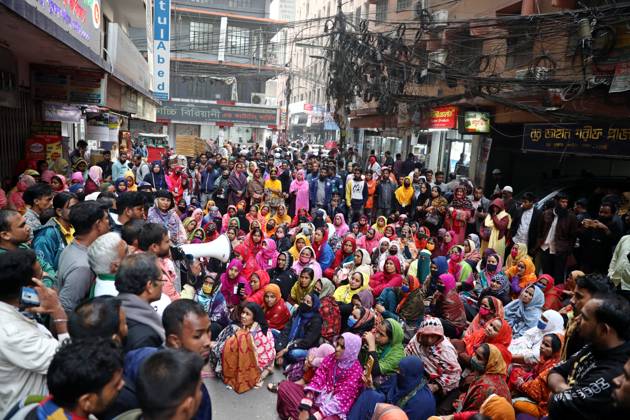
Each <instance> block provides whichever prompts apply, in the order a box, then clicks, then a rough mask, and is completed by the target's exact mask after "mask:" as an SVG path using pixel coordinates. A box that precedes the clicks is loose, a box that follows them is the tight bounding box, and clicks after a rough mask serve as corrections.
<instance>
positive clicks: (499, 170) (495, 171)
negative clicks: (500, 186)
mask: <svg viewBox="0 0 630 420" xmlns="http://www.w3.org/2000/svg"><path fill="white" fill-rule="evenodd" d="M501 173H502V172H501V169H499V168H497V169H493V170H492V175H499V174H501Z"/></svg>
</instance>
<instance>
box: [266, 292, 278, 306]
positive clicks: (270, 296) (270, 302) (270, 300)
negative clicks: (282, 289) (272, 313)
mask: <svg viewBox="0 0 630 420" xmlns="http://www.w3.org/2000/svg"><path fill="white" fill-rule="evenodd" d="M276 301H277V299H276V295H275V294H274V293H273V292H267V293H265V305H267V307H268V308H272V307H273V306H274V305H275V304H276Z"/></svg>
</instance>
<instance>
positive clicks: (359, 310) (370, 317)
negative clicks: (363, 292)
mask: <svg viewBox="0 0 630 420" xmlns="http://www.w3.org/2000/svg"><path fill="white" fill-rule="evenodd" d="M370 296H371V295H370ZM359 299H360V298H359V294H356V295H354V296H353V298H352V312H351V313H350V316H349V317H348V321H347V322H346V326H347V328H346V330H347V331H349V332H351V333H353V334H357V335H359V336H361V337H362V336H363V334H365V333H367V332H368V331H372V330H373V329H374V325H375V324H376V316H375V313H374V311H373V310H372V309H369V308H367V307H365V306H364V304H363V303H361V300H359ZM357 300H358V302H357Z"/></svg>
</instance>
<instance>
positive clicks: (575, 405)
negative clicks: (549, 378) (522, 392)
mask: <svg viewBox="0 0 630 420" xmlns="http://www.w3.org/2000/svg"><path fill="white" fill-rule="evenodd" d="M629 357H630V341H629V342H626V343H624V344H622V345H621V346H619V347H616V348H614V349H610V350H606V351H597V350H595V349H593V348H592V347H591V346H590V345H587V346H586V347H584V348H583V349H582V350H580V351H579V352H577V353H576V354H574V355H573V356H571V358H569V360H567V361H566V362H564V363H562V364H560V365H558V366H556V367H555V368H553V369H552V370H551V372H552V373H558V374H560V375H562V377H564V378H565V379H567V382H568V381H569V380H568V378H569V377H571V378H572V380H573V384H572V386H571V388H569V389H568V390H566V391H564V392H560V393H557V394H552V396H551V398H550V399H549V418H550V419H553V420H556V419H593V420H595V419H622V418H625V417H624V415H623V412H622V411H621V410H620V409H616V408H615V407H613V406H612V404H611V403H610V397H611V393H612V391H613V389H614V388H615V387H614V385H613V383H612V380H613V378H614V377H615V376H617V375H619V374H621V372H623V365H624V364H625V363H626V361H627V360H628V358H629Z"/></svg>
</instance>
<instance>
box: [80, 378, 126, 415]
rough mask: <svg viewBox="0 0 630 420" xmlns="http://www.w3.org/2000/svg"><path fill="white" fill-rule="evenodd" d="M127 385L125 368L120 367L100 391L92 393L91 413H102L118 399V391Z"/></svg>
mask: <svg viewBox="0 0 630 420" xmlns="http://www.w3.org/2000/svg"><path fill="white" fill-rule="evenodd" d="M124 385H125V380H124V379H123V370H122V369H119V370H118V371H116V372H115V373H114V375H113V376H112V379H111V380H110V381H109V382H107V384H105V386H104V387H103V388H102V389H101V390H100V392H98V393H91V394H89V395H90V402H91V409H90V413H89V414H100V413H102V412H104V411H105V410H106V409H107V408H108V407H109V406H110V405H111V404H112V403H113V402H114V400H115V399H116V397H117V396H118V393H119V392H120V390H121V389H122V387H123V386H124Z"/></svg>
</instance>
